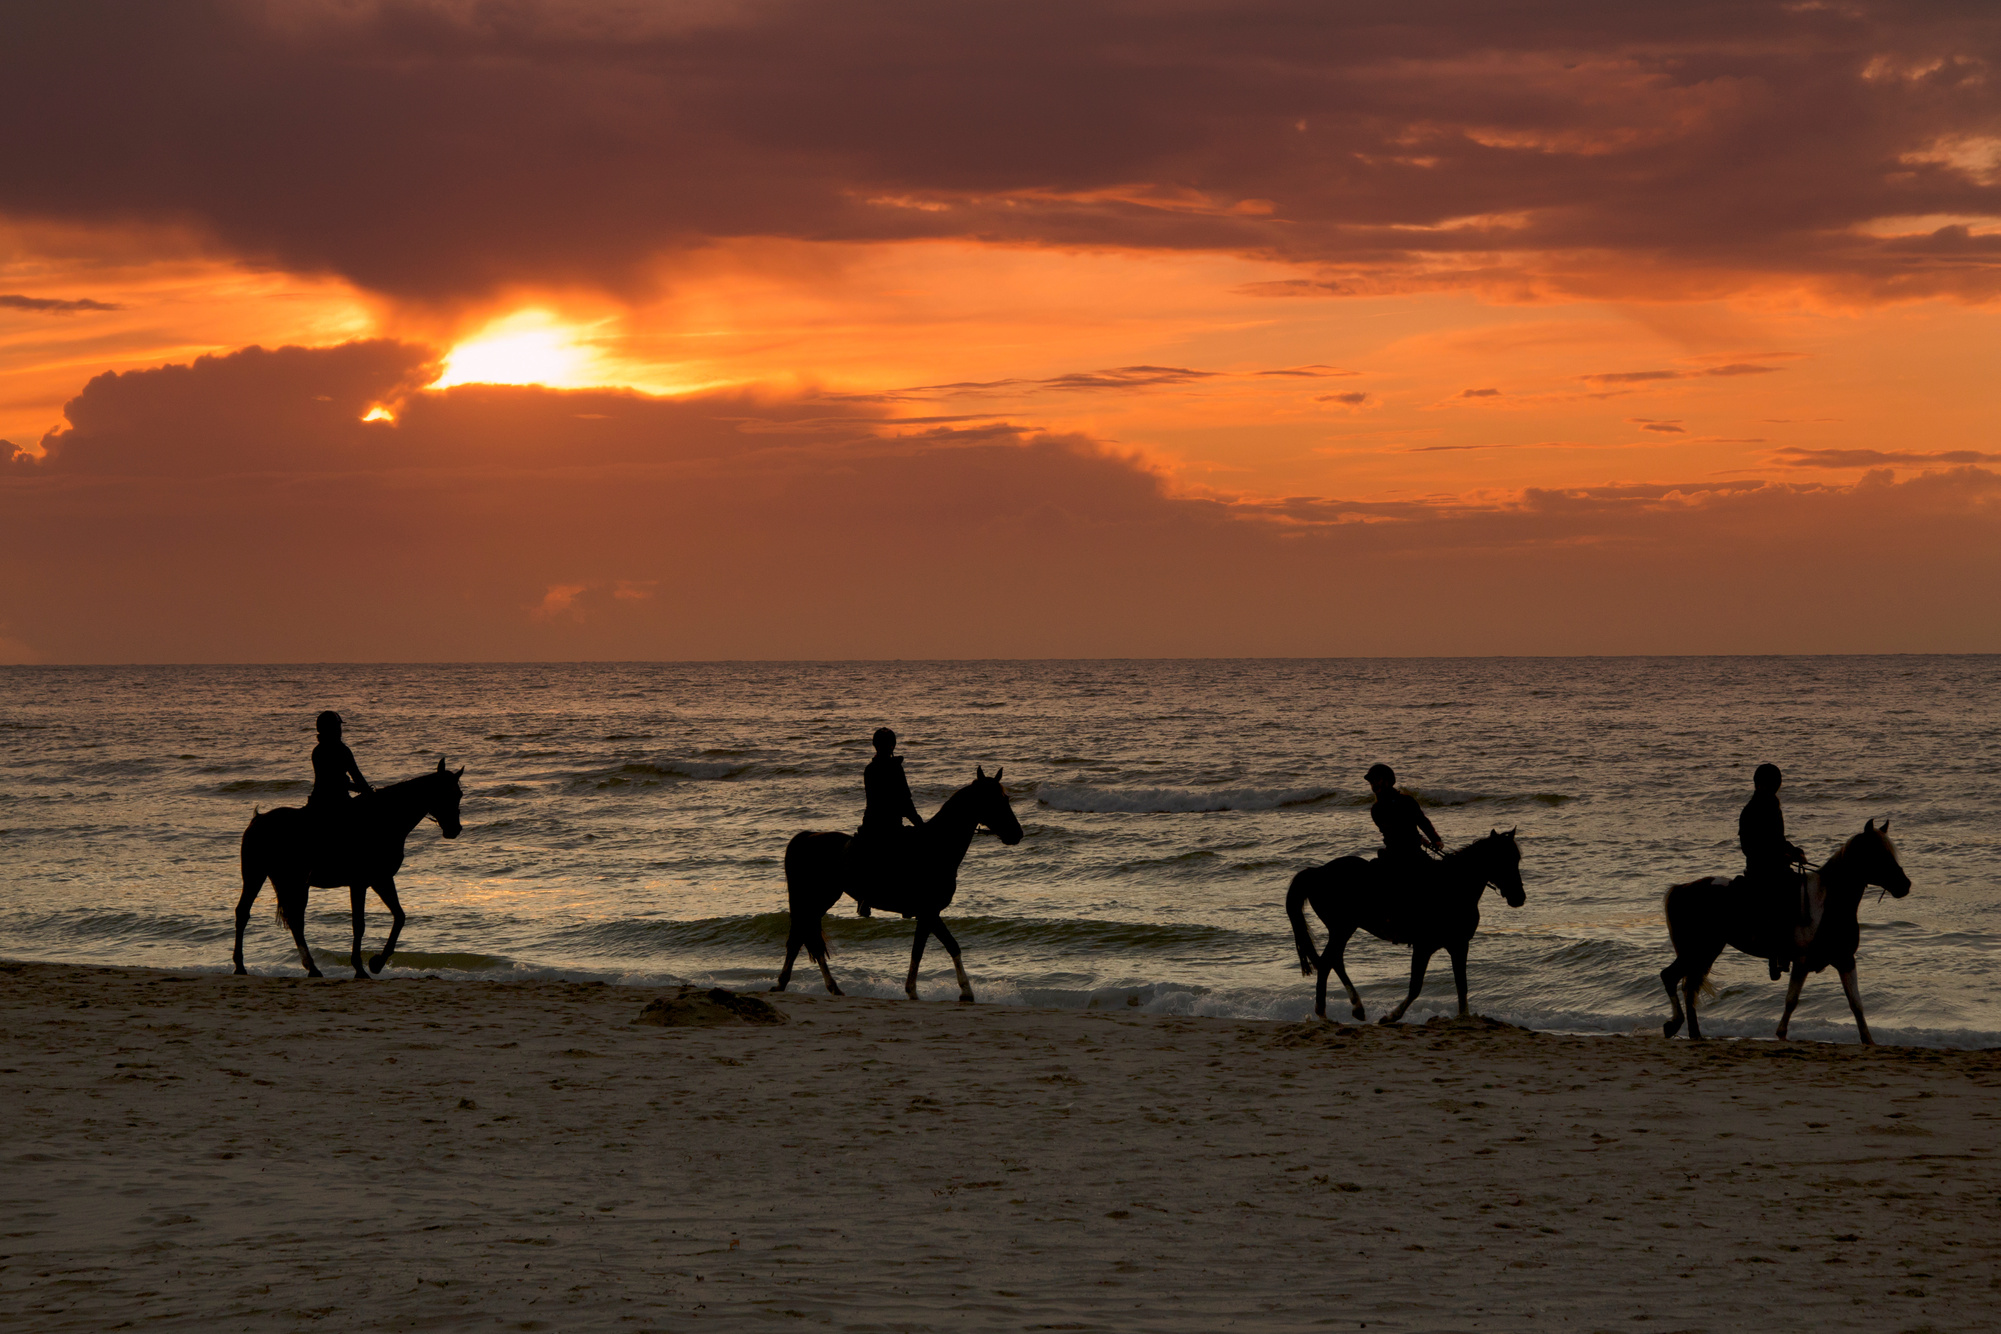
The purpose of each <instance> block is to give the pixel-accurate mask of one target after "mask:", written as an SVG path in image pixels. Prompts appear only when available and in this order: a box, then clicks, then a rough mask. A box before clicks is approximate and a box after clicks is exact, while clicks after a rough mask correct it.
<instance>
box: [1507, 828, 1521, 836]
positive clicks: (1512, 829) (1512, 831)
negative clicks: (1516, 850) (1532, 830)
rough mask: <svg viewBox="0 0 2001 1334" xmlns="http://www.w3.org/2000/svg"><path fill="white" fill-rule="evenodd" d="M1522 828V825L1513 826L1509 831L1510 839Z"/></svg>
mask: <svg viewBox="0 0 2001 1334" xmlns="http://www.w3.org/2000/svg"><path fill="white" fill-rule="evenodd" d="M1520 828H1521V826H1520V825H1512V826H1510V827H1509V829H1508V837H1509V838H1513V837H1514V836H1515V830H1517V829H1520Z"/></svg>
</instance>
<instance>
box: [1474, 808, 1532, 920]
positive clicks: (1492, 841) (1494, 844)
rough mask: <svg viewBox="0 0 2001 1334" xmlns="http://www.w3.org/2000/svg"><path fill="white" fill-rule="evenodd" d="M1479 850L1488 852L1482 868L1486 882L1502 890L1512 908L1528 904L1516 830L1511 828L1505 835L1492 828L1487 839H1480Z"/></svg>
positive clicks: (1502, 894)
mask: <svg viewBox="0 0 2001 1334" xmlns="http://www.w3.org/2000/svg"><path fill="white" fill-rule="evenodd" d="M1519 827H1520V826H1516V828H1519ZM1480 847H1481V849H1482V851H1483V852H1484V853H1485V856H1484V858H1483V860H1482V861H1481V863H1480V869H1481V873H1482V874H1483V875H1485V876H1486V883H1487V884H1490V885H1492V886H1493V887H1494V888H1495V889H1498V890H1500V891H1501V897H1502V898H1504V899H1506V900H1507V901H1508V906H1509V907H1510V908H1519V907H1521V906H1522V905H1523V904H1524V903H1527V902H1528V898H1529V895H1528V891H1527V890H1525V889H1523V888H1522V850H1521V846H1520V845H1519V844H1517V843H1516V842H1515V831H1514V830H1513V829H1510V830H1509V831H1508V832H1507V833H1505V834H1504V833H1502V832H1501V831H1500V830H1498V829H1493V828H1489V829H1488V830H1487V837H1485V838H1483V839H1481V840H1480Z"/></svg>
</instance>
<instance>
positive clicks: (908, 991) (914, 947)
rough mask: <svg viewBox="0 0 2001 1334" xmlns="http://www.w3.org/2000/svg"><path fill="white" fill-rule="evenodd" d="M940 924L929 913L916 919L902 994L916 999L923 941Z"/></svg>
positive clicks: (929, 936)
mask: <svg viewBox="0 0 2001 1334" xmlns="http://www.w3.org/2000/svg"><path fill="white" fill-rule="evenodd" d="M939 925H942V924H941V923H940V922H939V921H938V919H937V918H936V917H932V916H929V915H926V916H923V917H920V918H918V919H917V937H916V939H914V940H912V941H911V942H910V976H909V977H906V978H904V979H903V994H904V995H906V996H908V997H910V999H912V1000H916V999H917V965H918V964H920V963H922V962H924V942H925V941H927V940H929V939H930V938H931V929H932V928H933V927H934V926H939Z"/></svg>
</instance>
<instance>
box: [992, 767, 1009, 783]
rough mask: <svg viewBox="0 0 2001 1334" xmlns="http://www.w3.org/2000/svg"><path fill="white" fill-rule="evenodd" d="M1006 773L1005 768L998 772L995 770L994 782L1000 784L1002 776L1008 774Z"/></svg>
mask: <svg viewBox="0 0 2001 1334" xmlns="http://www.w3.org/2000/svg"><path fill="white" fill-rule="evenodd" d="M1006 772H1007V770H1006V769H1004V768H1002V769H996V770H994V781H995V782H996V783H998V782H1000V780H1001V775H1002V774H1004V773H1006Z"/></svg>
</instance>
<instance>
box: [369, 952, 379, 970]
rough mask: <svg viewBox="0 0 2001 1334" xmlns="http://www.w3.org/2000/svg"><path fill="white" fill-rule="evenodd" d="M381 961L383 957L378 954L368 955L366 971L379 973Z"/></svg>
mask: <svg viewBox="0 0 2001 1334" xmlns="http://www.w3.org/2000/svg"><path fill="white" fill-rule="evenodd" d="M382 963H383V959H382V956H381V955H380V954H373V955H370V956H369V959H368V971H369V972H371V973H380V972H381V971H382Z"/></svg>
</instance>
